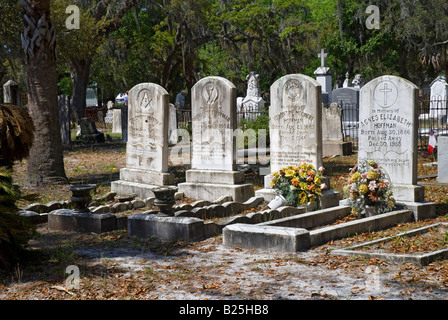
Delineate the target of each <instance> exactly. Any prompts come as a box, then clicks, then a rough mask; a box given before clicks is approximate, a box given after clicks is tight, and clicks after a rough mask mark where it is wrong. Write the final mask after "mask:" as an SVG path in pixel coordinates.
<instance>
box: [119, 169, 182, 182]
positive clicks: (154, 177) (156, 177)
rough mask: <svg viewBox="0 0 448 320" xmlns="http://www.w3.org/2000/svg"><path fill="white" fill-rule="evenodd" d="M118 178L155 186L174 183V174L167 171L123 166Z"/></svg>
mask: <svg viewBox="0 0 448 320" xmlns="http://www.w3.org/2000/svg"><path fill="white" fill-rule="evenodd" d="M120 180H123V181H130V182H137V183H143V184H150V185H156V186H168V185H172V184H173V183H174V175H173V174H171V173H167V172H159V171H150V170H141V169H131V168H123V169H121V170H120Z"/></svg>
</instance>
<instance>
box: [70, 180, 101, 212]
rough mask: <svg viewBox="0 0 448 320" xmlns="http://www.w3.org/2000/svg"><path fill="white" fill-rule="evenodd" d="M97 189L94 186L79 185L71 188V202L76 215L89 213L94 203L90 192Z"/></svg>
mask: <svg viewBox="0 0 448 320" xmlns="http://www.w3.org/2000/svg"><path fill="white" fill-rule="evenodd" d="M93 188H95V186H94V185H92V184H79V185H74V186H71V187H69V188H68V189H69V190H70V191H71V192H72V196H71V198H70V201H71V203H72V206H73V211H74V212H75V213H84V212H89V209H88V207H87V206H88V205H89V203H90V202H91V201H92V196H91V194H90V192H91V191H92V190H93Z"/></svg>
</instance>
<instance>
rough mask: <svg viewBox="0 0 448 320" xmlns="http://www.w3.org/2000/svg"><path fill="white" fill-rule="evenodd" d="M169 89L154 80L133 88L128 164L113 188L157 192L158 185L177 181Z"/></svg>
mask: <svg viewBox="0 0 448 320" xmlns="http://www.w3.org/2000/svg"><path fill="white" fill-rule="evenodd" d="M168 98H169V97H168V92H166V90H165V89H164V88H162V87H161V86H159V85H157V84H154V83H141V84H138V85H136V86H135V87H133V88H132V89H131V90H130V91H129V120H128V121H129V136H128V141H127V143H126V167H125V168H123V169H121V170H120V180H119V181H113V182H112V184H111V190H112V191H113V192H117V194H130V193H134V194H137V195H138V196H139V197H141V198H142V199H145V198H148V197H150V196H154V194H153V192H152V191H151V190H152V189H154V188H157V187H159V186H164V185H171V184H172V183H173V179H174V178H173V175H172V174H170V173H168Z"/></svg>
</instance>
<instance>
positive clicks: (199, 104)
mask: <svg viewBox="0 0 448 320" xmlns="http://www.w3.org/2000/svg"><path fill="white" fill-rule="evenodd" d="M191 94H192V106H191V110H192V115H191V117H192V134H193V137H192V145H191V170H187V172H186V182H185V183H181V184H179V191H180V192H183V193H184V195H185V196H186V197H189V198H192V199H199V200H209V201H214V200H216V199H218V198H219V197H221V196H224V195H231V196H232V197H233V200H234V201H246V200H247V199H249V198H250V197H252V196H253V195H254V189H253V185H251V184H246V183H244V174H243V173H242V172H239V171H237V170H236V169H237V165H236V143H235V142H236V139H235V136H234V133H235V129H236V128H237V122H236V87H235V86H234V85H233V84H232V83H231V82H230V81H229V80H227V79H224V78H221V77H206V78H203V79H201V80H200V81H198V82H197V83H196V84H195V85H194V86H193V88H192V91H191Z"/></svg>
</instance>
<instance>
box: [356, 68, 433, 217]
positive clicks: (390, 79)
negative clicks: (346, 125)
mask: <svg viewBox="0 0 448 320" xmlns="http://www.w3.org/2000/svg"><path fill="white" fill-rule="evenodd" d="M417 108H418V87H417V86H416V85H415V84H413V83H412V82H410V81H408V80H406V79H403V78H400V77H396V76H388V75H386V76H382V77H378V78H376V79H374V80H372V81H370V82H369V83H367V84H366V85H365V86H364V87H363V88H362V89H361V92H360V111H359V119H360V128H359V150H358V161H368V160H374V161H376V162H377V163H378V164H379V165H380V166H382V168H383V169H384V170H385V171H386V172H387V174H388V175H389V177H390V180H391V185H392V191H393V194H394V198H395V199H396V200H397V201H402V202H407V203H408V205H409V206H411V205H412V204H411V203H414V207H415V206H417V207H419V206H420V205H417V204H415V203H422V202H423V201H424V188H423V187H422V186H419V185H417V149H418V144H417V137H418V136H417V134H418V132H417V130H418V121H417V117H418V115H417V110H418V109H417ZM420 207H421V206H420ZM428 208H429V209H428ZM431 208H432V207H431V206H429V207H426V208H425V209H423V208H420V209H422V210H426V211H428V210H429V211H431V212H429V211H428V212H429V214H432V209H431Z"/></svg>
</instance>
